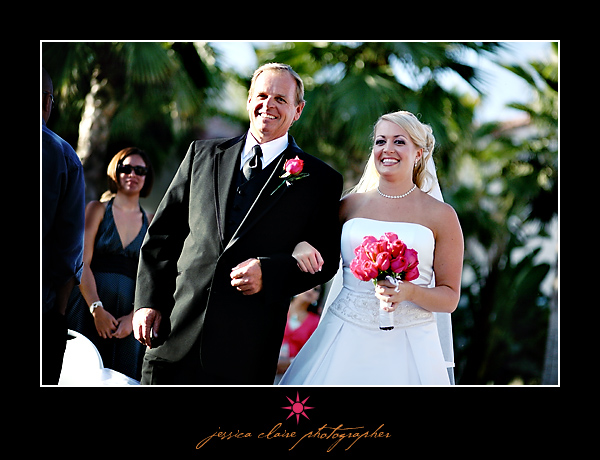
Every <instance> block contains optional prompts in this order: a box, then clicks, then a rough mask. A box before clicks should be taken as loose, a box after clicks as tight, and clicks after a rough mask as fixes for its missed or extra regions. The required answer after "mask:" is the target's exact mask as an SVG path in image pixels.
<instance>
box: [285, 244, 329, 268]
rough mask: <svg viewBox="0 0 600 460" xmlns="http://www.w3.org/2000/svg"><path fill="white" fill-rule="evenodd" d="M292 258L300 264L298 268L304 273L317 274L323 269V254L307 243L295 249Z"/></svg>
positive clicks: (298, 245)
mask: <svg viewBox="0 0 600 460" xmlns="http://www.w3.org/2000/svg"><path fill="white" fill-rule="evenodd" d="M292 257H294V259H296V262H298V268H300V270H302V271H303V272H308V273H311V274H313V275H314V274H315V273H317V272H320V271H321V268H323V258H322V257H321V253H320V252H319V251H317V250H316V249H315V248H314V247H313V246H312V245H310V244H309V243H307V242H306V241H301V242H300V243H298V244H297V245H296V247H295V248H294V252H293V253H292Z"/></svg>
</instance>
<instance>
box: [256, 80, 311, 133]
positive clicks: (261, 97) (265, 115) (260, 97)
mask: <svg viewBox="0 0 600 460" xmlns="http://www.w3.org/2000/svg"><path fill="white" fill-rule="evenodd" d="M303 108H304V102H301V103H300V104H299V105H296V81H295V80H294V78H293V77H292V76H291V75H290V74H289V72H286V71H280V70H265V71H264V72H262V73H261V74H260V75H259V76H258V77H257V79H256V81H255V82H254V88H253V90H252V93H251V94H250V95H249V97H248V103H247V104H246V109H247V110H248V115H249V117H250V132H251V133H252V135H253V136H254V137H255V139H256V140H257V141H258V142H259V143H261V144H263V143H265V142H269V141H272V140H274V139H277V138H279V137H281V136H283V135H284V134H285V133H287V131H288V130H289V129H290V126H291V125H292V123H293V122H294V121H296V120H297V119H298V118H300V115H301V114H302V109H303Z"/></svg>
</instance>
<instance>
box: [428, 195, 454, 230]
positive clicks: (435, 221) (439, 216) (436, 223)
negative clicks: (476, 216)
mask: <svg viewBox="0 0 600 460" xmlns="http://www.w3.org/2000/svg"><path fill="white" fill-rule="evenodd" d="M422 200H423V202H422V208H423V209H426V210H427V216H428V219H430V220H431V222H430V223H429V226H430V227H432V229H433V230H434V233H435V234H436V235H438V234H439V233H443V232H444V230H445V229H448V228H451V227H456V225H459V226H460V223H459V221H458V215H457V214H456V211H455V210H454V208H453V207H452V206H451V205H450V204H448V203H445V202H443V201H439V200H438V199H436V198H434V197H432V196H431V195H428V194H426V193H423V194H422Z"/></svg>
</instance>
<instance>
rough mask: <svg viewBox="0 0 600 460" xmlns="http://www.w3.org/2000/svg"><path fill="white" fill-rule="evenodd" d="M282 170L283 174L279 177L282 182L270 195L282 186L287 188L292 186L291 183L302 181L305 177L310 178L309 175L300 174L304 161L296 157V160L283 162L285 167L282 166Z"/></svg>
mask: <svg viewBox="0 0 600 460" xmlns="http://www.w3.org/2000/svg"><path fill="white" fill-rule="evenodd" d="M283 169H284V170H285V173H283V174H282V175H281V176H279V178H280V179H283V182H282V183H281V184H279V185H278V186H277V188H276V189H275V190H273V192H272V193H271V195H273V194H274V193H275V192H276V191H277V190H279V189H280V188H281V187H283V184H287V186H288V187H289V186H290V185H292V182H293V181H296V180H300V179H304V178H305V177H308V176H310V174H308V173H305V172H302V170H303V169H304V160H301V159H300V158H298V156H297V155H296V158H293V159H291V160H287V161H286V162H285V165H283Z"/></svg>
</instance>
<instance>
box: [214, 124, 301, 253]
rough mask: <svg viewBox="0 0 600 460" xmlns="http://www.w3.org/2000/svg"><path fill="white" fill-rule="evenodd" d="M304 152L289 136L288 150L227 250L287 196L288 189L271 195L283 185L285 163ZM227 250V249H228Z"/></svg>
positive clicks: (281, 189) (278, 160)
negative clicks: (281, 177)
mask: <svg viewBox="0 0 600 460" xmlns="http://www.w3.org/2000/svg"><path fill="white" fill-rule="evenodd" d="M301 152H302V151H301V150H300V148H299V147H298V146H297V145H296V142H295V141H294V139H293V138H292V136H289V143H288V146H287V148H286V149H285V150H284V151H283V153H282V154H281V155H280V157H279V158H278V159H277V160H274V161H276V162H277V164H276V165H275V169H274V170H273V172H272V173H271V176H270V177H269V179H268V180H267V182H266V183H265V185H264V187H263V188H262V189H261V191H260V193H259V194H258V196H257V197H256V200H254V203H253V204H252V207H251V208H250V210H249V211H248V214H246V217H245V218H244V220H243V221H242V223H241V224H240V226H239V228H238V229H237V231H236V232H235V233H234V234H233V237H232V238H231V240H230V241H229V244H228V245H227V248H229V247H230V246H231V245H233V244H234V243H235V242H236V241H237V240H238V239H239V238H240V237H241V236H243V235H244V234H245V233H246V232H247V231H248V230H249V229H250V228H252V226H253V225H254V224H255V223H256V222H258V221H259V220H260V218H261V217H262V216H263V215H264V214H265V213H266V212H267V211H268V210H269V209H271V208H272V207H273V206H274V205H275V203H277V202H278V201H279V200H280V199H281V197H282V196H283V195H284V194H285V192H286V190H287V187H280V188H279V190H277V191H276V192H275V193H273V194H272V195H271V193H272V192H273V190H275V188H276V187H277V186H278V185H279V184H280V183H281V181H282V180H283V179H280V178H279V176H281V175H282V174H283V166H284V165H285V162H286V161H287V160H289V159H291V158H294V157H295V156H296V155H298V153H301ZM227 248H226V249H227Z"/></svg>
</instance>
